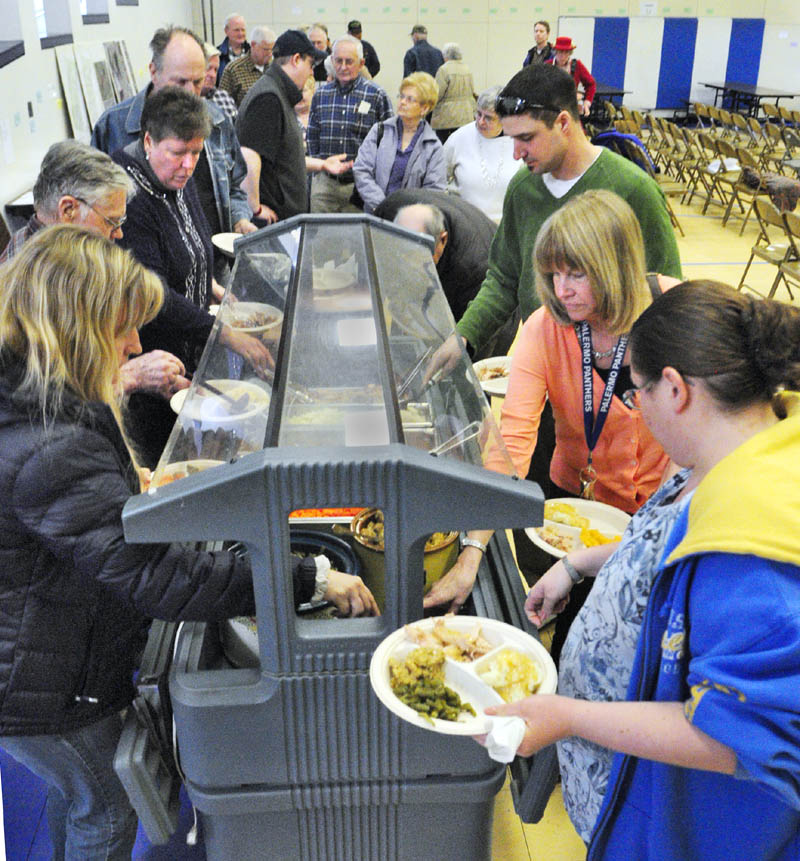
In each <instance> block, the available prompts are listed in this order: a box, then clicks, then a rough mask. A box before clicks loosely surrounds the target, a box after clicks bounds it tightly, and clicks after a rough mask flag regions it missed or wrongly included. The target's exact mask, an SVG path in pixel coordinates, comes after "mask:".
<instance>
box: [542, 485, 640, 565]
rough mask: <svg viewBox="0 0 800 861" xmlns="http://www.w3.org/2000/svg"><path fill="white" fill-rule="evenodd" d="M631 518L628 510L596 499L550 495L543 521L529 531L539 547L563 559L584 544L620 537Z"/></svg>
mask: <svg viewBox="0 0 800 861" xmlns="http://www.w3.org/2000/svg"><path fill="white" fill-rule="evenodd" d="M630 519H631V516H630V514H628V513H627V512H625V511H621V510H620V509H619V508H614V506H613V505H607V504H606V503H605V502H596V501H595V500H593V499H573V498H571V497H564V498H562V499H548V500H547V501H546V502H545V504H544V523H543V525H542V526H531V527H529V528H528V529H526V530H525V534H526V535H527V536H528V538H530V540H531V541H533V543H534V544H535V545H536V546H537V547H541V549H542V550H546V551H547V552H548V553H549V554H550V555H551V556H556V557H557V558H559V559H560V558H561V557H562V556H566V555H567V553H569V552H570V551H571V550H577V549H578V548H580V547H594V546H596V545H597V544H608V543H610V542H613V541H619V540H620V539H621V538H622V533H623V532H624V531H625V528H626V527H627V525H628V522H629V521H630Z"/></svg>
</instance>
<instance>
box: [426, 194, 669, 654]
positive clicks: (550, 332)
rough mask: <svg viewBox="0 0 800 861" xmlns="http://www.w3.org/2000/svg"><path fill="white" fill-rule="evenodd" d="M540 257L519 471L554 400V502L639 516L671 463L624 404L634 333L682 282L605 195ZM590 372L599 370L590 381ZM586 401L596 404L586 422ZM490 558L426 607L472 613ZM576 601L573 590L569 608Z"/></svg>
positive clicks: (480, 537)
mask: <svg viewBox="0 0 800 861" xmlns="http://www.w3.org/2000/svg"><path fill="white" fill-rule="evenodd" d="M533 256H534V268H535V271H536V289H537V290H538V292H539V296H540V298H541V300H542V307H541V308H539V310H537V311H535V312H534V313H533V314H532V315H531V316H530V317H529V318H528V319H527V321H526V322H525V324H524V325H523V327H522V330H521V332H520V336H519V340H518V342H517V346H516V348H515V350H514V357H513V360H512V365H511V374H510V378H509V382H508V393H507V395H506V398H505V401H504V404H503V411H502V417H501V426H500V430H501V433H502V436H503V441H504V442H505V444H506V447H507V449H508V452H509V454H510V455H511V459H512V461H513V463H514V467H515V468H516V471H517V473H518V474H519V475H521V476H525V475H527V474H528V466H529V464H530V459H531V455H532V454H533V450H534V448H535V446H536V440H537V436H538V430H539V418H540V416H541V414H542V410H543V408H544V404H545V400H547V399H549V401H550V403H551V405H552V408H553V415H554V418H555V435H556V445H555V452H554V454H553V457H552V460H551V462H550V478H551V480H552V482H553V484H554V486H555V495H556V496H580V495H586V496H591V497H592V498H596V499H598V500H600V501H601V502H606V503H609V504H610V505H614V506H616V507H617V508H621V509H623V510H624V511H627V512H630V513H633V512H635V511H637V510H638V509H639V508H640V506H641V505H642V504H643V503H644V502H645V501H646V500H647V499H648V497H649V496H650V495H651V494H652V493H653V492H654V491H655V490H656V488H657V487H658V485H659V483H660V481H661V478H662V475H663V473H664V470H665V468H666V466H667V461H668V459H667V456H666V455H665V454H664V451H663V449H662V448H661V446H660V445H659V444H658V443H657V442H656V440H655V438H654V437H653V435H652V434H651V433H650V431H649V430H648V428H647V426H646V425H645V423H644V421H643V419H642V416H641V414H640V413H639V412H638V411H637V410H634V409H631V408H630V407H629V406H628V405H626V404H625V403H623V401H622V393H623V392H624V391H626V390H627V389H630V388H631V387H632V385H633V384H632V383H631V382H630V357H629V352H628V349H627V340H628V333H629V332H630V329H631V326H632V325H633V323H634V322H635V320H636V318H637V317H638V316H639V315H640V314H641V313H642V311H644V309H645V308H647V307H648V306H649V305H650V303H651V302H652V301H653V298H654V296H657V295H660V294H661V293H662V292H663V291H664V290H667V289H669V287H671V286H673V285H674V284H677V283H678V281H677V279H675V278H667V277H665V276H663V275H651V276H648V275H647V274H646V272H645V264H644V243H643V240H642V231H641V228H640V227H639V222H638V220H637V219H636V216H635V215H634V213H633V210H632V209H631V208H630V206H628V204H627V203H626V202H625V201H624V200H622V198H621V197H619V196H618V195H616V194H614V193H613V192H610V191H605V190H597V191H587V192H585V193H584V194H581V195H579V196H577V197H574V198H572V199H571V200H569V201H568V202H567V203H565V204H564V206H563V207H561V209H559V210H557V211H556V212H555V213H553V215H551V216H550V218H548V219H547V221H545V223H544V225H543V226H542V229H541V231H540V232H539V236H538V238H537V240H536V246H535V249H534V255H533ZM584 363H586V366H587V367H590V368H591V373H590V374H588V375H584V374H583V372H582V368H583V367H584ZM585 403H589V404H590V405H591V408H590V409H589V410H588V411H587V412H586V414H585V412H584V404H585ZM587 425H588V427H589V433H588V434H587ZM503 463H504V458H502V457H500V456H498V457H497V458H492V456H491V455H490V456H489V459H488V462H487V466H488V467H489V468H490V469H492V468H494V469H498V470H502V469H503ZM491 534H492V533H491V532H483V531H476V532H474V533H470V537H471V538H475V539H476V540H477V541H479V542H481V543H482V544H485V543H486V542H487V541H488V540H489V538H490V537H491ZM481 555H482V554H481V551H480V550H479V549H478V548H476V547H470V546H466V547H465V548H464V550H463V551H462V552H461V555H460V556H459V558H458V561H457V562H456V564H455V566H454V567H453V569H452V570H451V571H450V572H449V573H448V574H447V575H446V577H445V578H443V579H442V580H440V581H439V583H437V584H436V586H435V587H434V588H433V589H432V590H431V592H429V593H428V595H427V596H426V599H425V603H426V605H428V606H432V605H434V604H441V603H444V602H446V601H449V602H450V603H451V606H455V607H458V606H460V605H461V604H463V602H464V601H465V600H466V597H467V595H469V592H470V591H471V589H472V584H473V582H474V579H475V574H476V573H477V569H478V564H479V563H480V559H481ZM576 591H577V590H576ZM576 604H577V605H578V607H579V606H580V602H579V601H576V600H575V593H574V592H573V601H572V603H571V604H570V609H573V608H574V607H575V605H576ZM573 615H574V614H573ZM562 620H563V621H562ZM570 621H571V616H570V615H569V614H562V616H560V617H559V628H558V629H557V635H558V637H559V639H558V640H557V641H555V651H556V652H557V651H558V649H559V648H560V644H561V643H562V642H563V638H564V637H565V636H566V631H567V630H568V628H569V622H570Z"/></svg>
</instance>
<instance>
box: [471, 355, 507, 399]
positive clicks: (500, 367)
mask: <svg viewBox="0 0 800 861" xmlns="http://www.w3.org/2000/svg"><path fill="white" fill-rule="evenodd" d="M472 367H473V368H474V369H475V374H476V375H477V377H478V381H479V382H480V384H481V388H482V389H483V390H484V392H486V394H487V395H496V396H497V397H501V398H502V397H505V394H506V390H507V389H508V374H509V371H510V370H511V356H495V357H494V358H492V359H481V360H480V361H479V362H475V363H474V364H473V365H472Z"/></svg>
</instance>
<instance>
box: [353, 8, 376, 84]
mask: <svg viewBox="0 0 800 861" xmlns="http://www.w3.org/2000/svg"><path fill="white" fill-rule="evenodd" d="M347 32H348V33H349V34H350V35H351V36H355V37H356V39H359V40H360V41H361V47H362V48H363V49H364V66H365V67H366V69H367V71H368V72H369V74H370V77H372V78H374V77H375V75H377V74H378V72H380V70H381V61H380V60H379V59H378V52H377V51H376V50H375V49H374V48H373V47H372V45H370V43H369V42H368V41H367V40H366V39H362V38H361V22H360V21H350V23H349V24H348V25H347Z"/></svg>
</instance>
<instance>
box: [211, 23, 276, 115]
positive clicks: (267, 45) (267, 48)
mask: <svg viewBox="0 0 800 861" xmlns="http://www.w3.org/2000/svg"><path fill="white" fill-rule="evenodd" d="M275 39H276V36H275V34H274V33H273V32H272V30H270V29H269V27H260V26H259V27H253V29H252V31H251V33H250V52H249V53H248V54H245V55H244V57H239V59H238V60H234V61H233V62H232V63H229V64H228V65H227V66H226V67H225V71H224V72H223V73H222V78H221V80H220V83H219V86H220V89H223V90H225V91H226V92H228V93H229V94H230V96H231V98H233V100H234V102H236V107H237V108H238V107H239V106H240V105H241V104H242V101H243V100H244V97H245V96H246V95H247V93H248V91H249V90H250V87H252V86H253V84H255V82H256V81H258V80H259V78H260V77H261V76H262V75H263V74H264V71H265V70H266V68H267V67H268V66H269V64H270V63H271V62H272V49H273V48H274V47H275Z"/></svg>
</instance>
